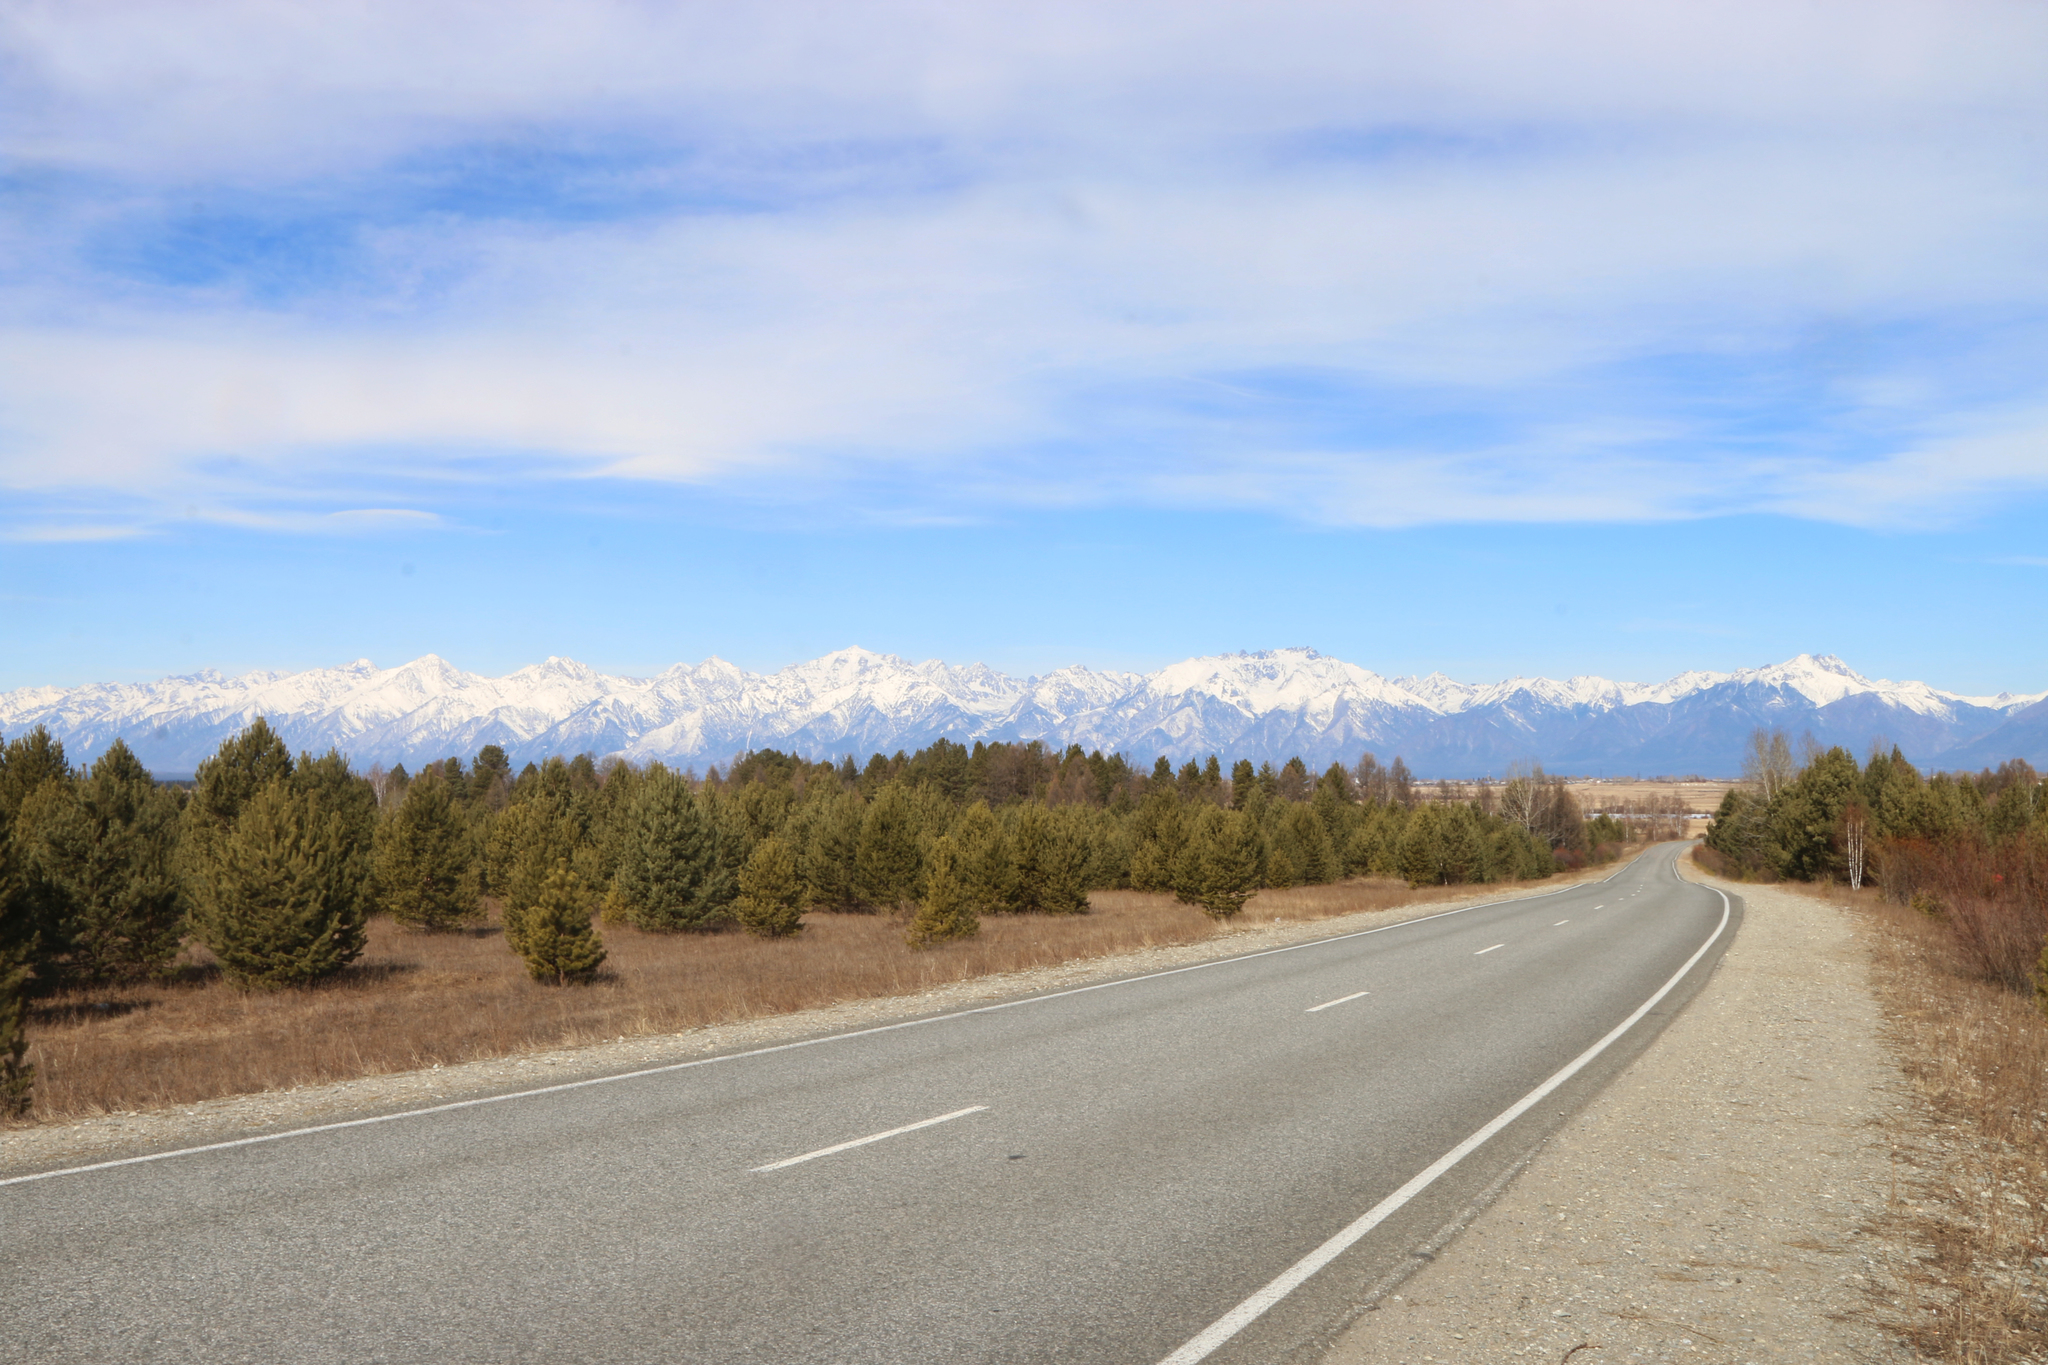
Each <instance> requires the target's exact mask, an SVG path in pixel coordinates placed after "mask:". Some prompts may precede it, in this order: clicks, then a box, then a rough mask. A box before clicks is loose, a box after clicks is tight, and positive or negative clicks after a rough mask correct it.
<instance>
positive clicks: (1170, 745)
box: [0, 648, 2048, 776]
mask: <svg viewBox="0 0 2048 1365" xmlns="http://www.w3.org/2000/svg"><path fill="white" fill-rule="evenodd" d="M2044 696H2048V693H2032V694H2015V693H2011V692H2001V693H2000V694H1998V696H1996V697H1988V698H1987V697H1968V696H1963V695H1960V694H1957V693H1951V692H1943V691H1940V690H1938V689H1935V688H1932V687H1929V686H1928V685H1927V684H1925V683H1919V682H1905V683H1896V682H1891V681H1889V680H1885V679H1870V678H1866V677H1863V676H1862V675H1861V674H1858V673H1857V672H1856V671H1855V670H1854V669H1852V668H1850V667H1849V666H1848V665H1847V664H1846V663H1844V662H1843V661H1842V660H1841V659H1839V658H1836V657H1835V656H1833V655H1812V654H1802V655H1799V656H1797V657H1796V658H1792V659H1788V660H1786V661H1784V662H1783V663H1778V664H1771V665H1768V666H1765V667H1762V668H1754V669H1742V670H1737V671H1735V672H1732V673H1711V672H1689V673H1683V674H1680V675H1679V676H1677V677H1675V678H1671V679H1668V680H1667V681H1665V682H1662V683H1657V684H1646V683H1635V682H1615V681H1611V680H1609V679H1606V678H1600V677H1593V676H1583V675H1582V676H1576V677H1573V678H1570V679H1567V680H1565V681H1561V682H1560V681H1557V680H1554V679H1548V678H1525V677H1514V678H1509V679H1506V680H1505V681H1502V682H1497V683H1488V684H1479V683H1463V682H1458V681H1456V680H1454V679H1452V678H1449V677H1447V676H1445V675H1444V674H1442V673H1431V674H1429V675H1427V676H1424V677H1404V678H1392V679H1390V678H1386V677H1382V676H1381V675H1380V674H1377V673H1374V672H1372V671H1371V670H1370V669H1366V668H1361V667H1359V666H1357V665H1355V664H1350V663H1346V662H1344V661H1343V660H1340V659H1334V658H1331V657H1329V656H1327V655H1324V654H1320V653H1318V652H1317V651H1315V650H1313V649H1307V648H1294V649H1277V650H1265V651H1259V652H1255V653H1242V654H1222V655H1212V656H1207V657H1203V658H1195V659H1186V660H1183V661H1181V662H1179V663H1176V664H1171V665H1169V666H1167V667H1165V668H1162V669H1160V670H1158V671H1157V672H1154V673H1149V674H1135V673H1122V672H1112V671H1102V672H1097V671H1094V670H1091V669H1088V668H1085V667H1081V666H1078V665H1076V666H1073V667H1069V668H1062V669H1059V670H1056V671H1054V672H1052V673H1048V674H1046V675H1044V676H1042V677H1032V678H1025V679H1021V680H1020V679H1016V678H1011V677H1009V676H1007V675H1005V674H1003V673H1000V672H997V671H996V670H994V669H992V668H989V667H987V666H986V665H983V664H968V665H963V666H954V665H949V664H946V663H943V662H941V661H939V660H927V661H925V662H922V663H912V662H910V661H908V660H905V659H902V658H899V657H898V656H896V655H893V654H878V653H874V652H872V651H869V650H865V649H858V648H849V649H843V650H838V651H835V652H833V653H831V654H827V655H824V656H822V657H820V658H817V659H811V660H807V661H805V662H802V663H797V664H792V665H790V666H789V667H787V668H783V669H780V670H778V671H776V672H774V673H768V674H760V673H752V672H749V671H747V670H745V669H742V668H740V667H738V666H736V665H734V664H732V663H730V662H727V661H726V660H723V659H719V658H716V657H713V658H709V659H706V660H704V661H703V662H702V663H697V664H677V665H675V666H673V667H671V668H669V669H667V670H665V671H663V672H662V673H660V674H658V675H656V676H654V677H652V678H631V677H621V676H615V675H610V674H605V673H601V672H599V671H597V670H595V669H592V668H590V667H588V666H587V665H584V664H581V663H578V662H577V661H575V660H573V659H565V658H559V657H551V658H548V659H546V660H543V661H542V662H540V663H537V664H531V665H528V666H526V667H524V668H521V669H518V670H516V671H515V672H513V673H510V674H507V675H506V676H504V677H502V678H489V677H483V676H480V675H478V674H473V673H466V672H464V671H462V670H461V669H459V668H456V667H455V666H454V665H453V664H451V663H449V662H448V661H447V660H445V659H442V658H439V657H438V656H435V655H431V654H429V655H426V656H423V657H421V658H418V659H414V660H412V661H411V662H409V663H406V664H402V665H400V666H398V667H395V668H388V669H382V668H378V667H377V666H376V665H375V664H373V663H372V662H370V661H369V660H367V659H358V660H355V661H354V662H352V663H348V664H342V665H340V666H337V667H334V668H324V669H309V670H306V671H304V672H300V673H281V672H275V671H265V672H256V673H248V674H244V675H242V676H240V677H235V678H227V677H223V676H221V675H220V674H219V673H217V672H214V671H212V670H205V671H202V672H199V673H195V674H190V675H186V676H183V677H172V678H164V679H161V680H159V681H157V682H153V683H106V684H94V685H88V686H84V687H77V688H68V689H67V688H52V687H33V688H23V689H20V690H18V691H14V692H9V693H5V694H0V733H6V734H18V733H20V732H21V731H23V730H25V729H28V728H29V727H31V726H34V725H38V724H41V725H47V726H49V727H50V729H51V730H52V731H53V732H54V733H55V734H56V735H57V736H58V737H59V738H61V739H63V740H64V742H65V745H66V748H67V749H68V750H69V751H70V752H71V753H72V755H73V756H74V757H75V758H81V759H90V758H91V757H93V756H94V755H96V754H98V753H100V752H102V751H104V750H105V748H106V747H107V745H108V744H110V743H112V742H113V740H114V739H115V738H116V737H121V738H124V739H126V740H127V742H128V743H129V745H130V746H131V747H133V748H134V749H135V750H136V752H137V753H138V754H139V755H141V756H142V758H143V760H144V761H145V762H146V763H149V764H150V765H151V766H152V767H155V768H157V769H159V770H160V771H165V772H189V771H191V769H192V768H193V767H194V766H196V765H197V764H198V762H199V761H200V760H201V759H203V758H204V757H205V756H206V755H207V754H210V753H211V752H213V750H214V749H215V748H217V747H218V745H219V743H220V741H221V740H222V739H223V738H225V737H227V736H228V735H231V734H233V733H234V732H236V731H237V730H239V729H241V728H242V727H243V726H245V725H247V724H248V723H249V722H250V721H252V720H254V719H255V718H256V717H257V716H259V715H260V716H267V717H268V718H269V719H270V721H271V723H272V724H273V725H275V726H276V727H277V728H278V729H279V730H280V732H281V733H283V734H284V735H285V736H286V738H287V739H288V740H289V741H290V742H291V743H292V744H293V745H294V746H296V747H299V748H303V749H309V750H315V751H318V750H324V749H326V748H328V747H329V746H333V747H336V748H339V749H341V750H342V751H343V752H344V753H347V754H349V755H350V756H351V757H352V758H353V759H354V761H355V762H357V763H358V764H360V765H367V764H369V763H371V762H385V763H391V762H401V761H402V762H405V763H408V764H417V763H419V762H422V761H427V760H430V759H435V758H441V757H445V756H447V755H450V754H459V755H463V756H468V755H470V754H473V753H475V752H476V750H477V749H478V748H480V747H481V746H482V745H484V744H500V745H502V746H504V748H505V749H506V750H507V752H508V753H510V754H511V755H512V756H513V757H514V759H515V761H522V762H523V761H525V760H527V759H530V758H539V757H544V756H546V755H549V754H556V753H578V752H586V751H587V752H591V753H596V754H600V755H604V754H614V753H616V754H623V755H626V756H628V757H631V758H635V759H647V758H662V759H665V760H669V761H674V762H696V763H700V764H701V763H706V762H723V761H725V760H726V759H728V758H730V757H731V756H732V755H733V754H735V753H738V752H741V751H743V750H746V749H751V748H769V747H774V748H783V749H793V750H796V751H799V752H802V753H805V754H808V755H811V756H813V757H831V756H836V755H839V754H845V753H853V754H856V755H863V754H867V753H872V752H882V753H890V752H894V751H895V750H897V749H899V748H902V749H915V748H918V747H920V746H922V745H925V744H929V743H930V742H932V741H933V740H935V739H938V738H940V737H945V738H950V739H953V740H956V741H959V742H963V743H972V742H973V741H975V740H1034V739H1035V740H1042V741H1044V742H1045V743H1046V744H1048V745H1050V746H1053V747H1062V748H1063V747H1065V746H1066V745H1069V744H1080V745H1082V746H1083V747H1084V748H1089V749H1094V748H1101V749H1104V750H1106V751H1107V750H1122V751H1124V752H1125V753H1127V754H1130V755H1131V756H1133V757H1134V758H1136V759H1138V760H1140V761H1142V762H1147V763H1149V761H1150V759H1151V758H1152V757H1153V756H1154V755H1157V754H1162V753H1163V754H1166V755H1167V756H1169V757H1171V758H1173V759H1174V760H1175V761H1183V760H1185V759H1188V758H1199V757H1203V756H1206V755H1207V754H1209V753H1212V752H1213V753H1218V754H1221V755H1224V756H1226V757H1232V758H1234V757H1239V756H1243V757H1250V758H1254V759H1270V760H1272V761H1275V762H1280V761H1284V760H1285V759H1286V758H1287V757H1289V756H1291V755H1294V754H1300V755H1301V756H1302V757H1304V758H1305V759H1308V760H1310V761H1312V762H1314V763H1316V764H1317V765H1318V766H1320V765H1322V764H1324V763H1327V762H1329V761H1330V760H1331V759H1332V758H1340V759H1343V760H1345V761H1347V762H1348V761H1351V760H1353V759H1355V758H1356V757H1357V755H1358V753H1359V752H1361V751H1365V750H1371V751H1373V752H1376V753H1379V754H1380V755H1381V756H1382V757H1383V758H1390V757H1391V756H1392V755H1394V754H1396V753H1405V754H1406V755H1407V756H1409V758H1410V760H1411V762H1412V763H1414V764H1415V766H1416V767H1417V770H1418V771H1422V772H1427V773H1433V774H1442V775H1448V776H1459V775H1476V774H1479V773H1484V772H1489V771H1496V770H1499V769H1501V768H1504V767H1505V766H1506V765H1507V764H1508V763H1510V762H1516V761H1522V760H1525V759H1532V758H1533V759H1537V760H1540V761H1544V762H1548V763H1553V764H1554V763H1559V762H1563V763H1567V764H1569V765H1572V767H1571V770H1573V771H1584V772H1603V771H1629V770H1649V771H1688V770H1697V771H1703V772H1705V771H1715V772H1732V771H1734V768H1735V766H1736V765H1737V764H1738V763H1739V756H1740V746H1741V743H1742V741H1743V740H1744V739H1745V738H1746V736H1747V734H1748V731H1749V729H1750V728H1753V727H1754V726H1755V725H1758V724H1767V725H1777V726H1781V727H1783V728H1786V729H1789V730H1791V731H1793V732H1794V733H1797V732H1798V731H1799V730H1800V729H1801V728H1807V729H1811V730H1812V731H1813V732H1814V733H1815V734H1816V736H1817V737H1820V738H1822V739H1824V740H1825V741H1826V742H1830V743H1833V742H1842V743H1848V744H1850V745H1852V747H1854V746H1862V745H1865V744H1867V743H1868V742H1870V741H1871V740H1873V739H1877V738H1887V739H1890V740H1894V741H1897V742H1902V743H1904V744H1906V745H1907V746H1908V752H1909V754H1910V755H1912V756H1914V757H1915V759H1916V761H1926V760H1928V759H1931V758H1934V757H1935V756H1937V755H1939V754H1940V753H1942V752H1943V751H1945V750H1948V749H1951V748H1955V749H1958V751H1959V752H1960V749H1961V746H1966V745H1968V744H1970V743H1972V742H1975V741H1978V740H1980V739H1983V738H1984V737H1985V736H1987V735H1990V734H1992V733H1993V732H1994V731H1995V730H1996V729H1997V727H1998V726H1999V725H2000V724H2002V723H2003V721H2004V720H2005V718H2006V717H2007V716H2009V715H2012V714H2013V713H2016V712H2019V711H2021V710H2023V709H2024V708H2026V707H2028V706H2030V705H2033V704H2034V703H2037V702H2039V701H2041V700H2042V699H2043V698H2044ZM2014 733H2016V734H2018V733H2025V734H2032V733H2033V731H2032V730H2025V731H2016V732H2014ZM2028 742H2029V743H2031V742H2032V741H2031V740H2030V741H2028ZM2022 756H2026V757H2029V758H2032V757H2034V756H2033V755H2032V754H2027V755H2022ZM2043 757H2044V758H2048V756H2043ZM1645 765H1648V767H1647V769H1645Z"/></svg>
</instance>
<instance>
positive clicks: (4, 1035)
mask: <svg viewBox="0 0 2048 1365" xmlns="http://www.w3.org/2000/svg"><path fill="white" fill-rule="evenodd" d="M9 815H10V812H9V811H8V810H7V808H6V807H5V806H0V1118H20V1117H22V1116H23V1115H25V1114H27V1113H28V1109H29V1104H30V1101H31V1100H32V1099H33V1093H32V1092H33V1088H34V1086H35V1079H36V1069H35V1068H34V1067H33V1066H31V1065H29V1062H28V1028H27V1023H28V1017H27V1016H28V994H29V986H30V984H31V983H32V981H33V979H34V969H33V968H32V967H31V966H30V957H31V954H32V953H33V952H34V950H35V939H34V936H33V928H32V926H31V925H30V923H29V911H28V905H27V901H26V897H25V896H24V894H23V892H22V886H21V880H20V878H18V877H17V876H16V875H15V873H14V859H13V851H12V848H11V846H10V845H11V838H10V836H11V822H10V820H9V818H8V817H9Z"/></svg>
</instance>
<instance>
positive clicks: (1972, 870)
mask: <svg viewBox="0 0 2048 1365" xmlns="http://www.w3.org/2000/svg"><path fill="white" fill-rule="evenodd" d="M1801 748H1802V752H1801V753H1800V754H1799V755H1798V756H1796V757H1795V755H1794V752H1793V746H1792V745H1791V744H1790V743H1789V742H1788V740H1787V739H1786V737H1785V736H1784V735H1783V734H1782V733H1778V732H1766V731H1761V730H1760V731H1757V732H1756V733H1755V734H1754V735H1752V736H1751V739H1750V743H1749V754H1748V759H1747V761H1746V762H1745V764H1744V778H1745V781H1744V784H1743V785H1742V786H1741V787H1737V788H1733V789H1731V790H1730V791H1729V792H1728V794H1727V795H1726V796H1725V797H1723V798H1722V801H1721V805H1720V808H1719V810H1717V811H1716V812H1715V815H1714V819H1713V822H1712V824H1711V825H1710V826H1709V827H1708V831H1707V836H1706V839H1705V841H1704V844H1705V850H1706V852H1705V854H1704V856H1703V859H1702V860H1703V861H1705V862H1707V863H1708V864H1709V865H1710V866H1714V867H1716V868H1718V869H1719V870H1722V871H1725V872H1729V873H1733V874H1734V875H1737V876H1743V877H1752V878H1764V879H1775V878H1784V879H1788V880H1796V881H1835V882H1842V883H1846V884H1847V885H1848V886H1850V887H1851V888H1852V889H1860V888H1861V887H1862V886H1863V885H1864V884H1865V883H1866V882H1869V883H1871V884H1873V885H1875V886H1876V887H1877V889H1878V890H1879V891H1880V892H1881V893H1882V894H1883V895H1884V896H1885V897H1886V898H1887V899H1889V900H1892V901H1895V902H1897V903H1898V904H1901V905H1911V906H1913V907H1915V908H1916V909H1918V910H1920V911H1921V912H1922V913H1924V914H1926V915H1928V916H1930V917H1931V918H1933V919H1936V920H1938V921H1940V922H1941V924H1942V925H1943V926H1944V927H1945V929H1946V930H1947V931H1948V934H1949V937H1950V941H1951V942H1952V944H1953V946H1954V947H1955V949H1956V951H1957V953H1958V955H1959V958H1960V960H1961V961H1963V962H1964V963H1965V964H1966V965H1967V966H1968V968H1969V969H1970V970H1972V971H1973V972H1974V973H1975V974H1976V975H1978V976H1981V977H1983V978H1984V979H1986V980H1992V981H1997V982H2000V983H2002V984H2004V985H2007V986H2009V987H2012V988H2013V989H2016V990H2022V991H2033V992H2037V993H2039V998H2040V999H2042V1000H2043V1002H2044V1004H2048V788H2044V786H2043V784H2042V781H2041V777H2040V774H2038V773H2036V772H2035V771H2034V769H2033V768H2032V767H2031V766H2030V765H2029V764H2028V763H2027V762H2026V761H2025V760H2023V759H2013V760H2011V761H2009V762H2006V763H2003V764H2000V765H1999V766H1998V767H1997V768H1986V769H1983V770H1982V771H1980V772H1977V773H1975V774H1970V773H1944V772H1936V773H1932V774H1923V773H1921V772H1920V770H1919V769H1918V768H1916V767H1915V766H1914V765H1913V764H1912V763H1910V762H1909V761H1907V759H1906V757H1905V755H1904V754H1903V753H1901V752H1900V751H1899V749H1898V748H1897V747H1896V746H1894V747H1893V748H1892V749H1891V750H1890V751H1889V752H1886V751H1885V750H1884V749H1883V748H1882V747H1873V749H1872V751H1871V753H1870V754H1869V756H1868V757H1867V758H1866V759H1865V761H1863V762H1861V763H1859V762H1857V761H1856V758H1855V756H1854V755H1853V754H1851V753H1849V751H1848V750H1846V749H1842V748H1839V747H1837V748H1831V749H1826V750H1823V749H1821V748H1820V746H1819V745H1817V744H1814V743H1812V741H1811V740H1808V741H1807V742H1806V743H1805V744H1803V745H1802V746H1801Z"/></svg>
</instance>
